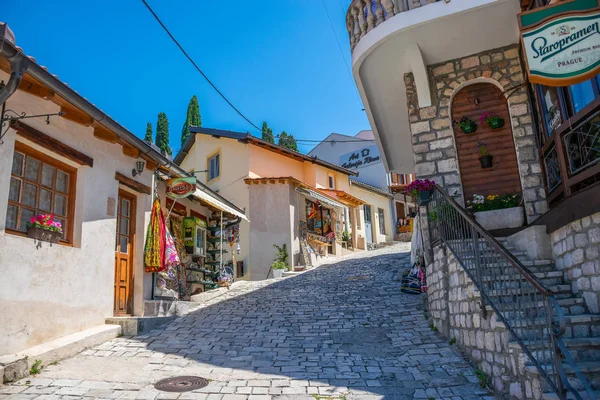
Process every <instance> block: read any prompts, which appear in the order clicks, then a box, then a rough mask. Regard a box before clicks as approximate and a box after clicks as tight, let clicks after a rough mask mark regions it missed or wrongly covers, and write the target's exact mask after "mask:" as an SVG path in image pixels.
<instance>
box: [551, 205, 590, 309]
mask: <svg viewBox="0 0 600 400" xmlns="http://www.w3.org/2000/svg"><path fill="white" fill-rule="evenodd" d="M550 241H551V243H552V253H553V256H554V261H555V263H556V267H557V268H558V269H560V270H562V271H563V272H564V277H565V280H566V281H567V282H571V285H572V291H573V293H576V294H579V295H580V296H581V297H582V298H583V299H584V300H585V303H586V305H587V306H588V309H589V311H590V312H592V313H596V314H597V313H600V213H596V214H593V215H590V216H588V217H585V218H582V219H578V220H576V221H573V222H571V223H570V224H568V225H565V226H563V227H562V228H560V229H558V230H556V231H554V232H552V233H551V234H550Z"/></svg>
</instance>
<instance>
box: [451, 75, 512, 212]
mask: <svg viewBox="0 0 600 400" xmlns="http://www.w3.org/2000/svg"><path fill="white" fill-rule="evenodd" d="M486 112H489V113H493V114H496V115H498V116H499V117H501V118H504V126H503V127H502V128H496V129H492V128H490V127H489V126H488V125H487V124H486V123H482V122H481V121H480V119H479V118H480V116H481V115H482V114H483V113H486ZM462 117H469V118H471V119H472V120H473V121H475V123H476V124H477V131H476V132H475V133H471V134H466V133H464V132H463V131H462V130H461V129H460V127H458V126H455V127H454V137H455V142H456V151H457V157H458V165H459V168H460V175H461V180H462V185H463V193H464V196H465V200H469V199H471V198H472V197H473V194H481V195H489V194H505V193H521V179H520V176H519V166H518V164H517V155H516V152H515V144H514V141H513V135H512V128H511V123H510V114H509V111H508V104H507V101H506V98H505V97H504V94H503V93H502V91H501V90H500V89H499V88H498V87H496V86H495V85H493V84H491V83H475V84H472V85H469V86H466V87H464V88H463V89H461V90H460V91H459V92H458V93H456V95H455V96H454V99H453V100H452V119H453V120H455V121H458V120H460V119H461V118H462ZM478 142H483V143H485V144H486V147H487V150H488V152H489V154H490V155H492V156H493V157H494V159H493V167H492V168H482V167H481V164H480V162H479V157H480V156H481V153H480V151H479V149H478V148H477V143H478Z"/></svg>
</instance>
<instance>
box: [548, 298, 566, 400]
mask: <svg viewBox="0 0 600 400" xmlns="http://www.w3.org/2000/svg"><path fill="white" fill-rule="evenodd" d="M544 299H545V300H546V314H547V324H548V333H549V334H550V341H551V343H552V350H553V351H552V353H553V354H552V364H553V367H554V375H555V382H556V388H557V389H558V395H559V397H560V398H561V399H566V398H567V389H566V387H565V385H564V382H563V377H562V374H561V373H560V369H561V368H562V351H561V349H560V346H558V344H557V343H556V335H557V332H555V329H554V325H553V315H554V307H552V303H550V299H549V298H548V297H547V296H544Z"/></svg>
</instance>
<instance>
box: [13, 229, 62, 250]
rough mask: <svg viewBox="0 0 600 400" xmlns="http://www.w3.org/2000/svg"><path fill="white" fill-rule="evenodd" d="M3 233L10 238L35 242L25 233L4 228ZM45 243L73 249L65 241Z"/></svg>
mask: <svg viewBox="0 0 600 400" xmlns="http://www.w3.org/2000/svg"><path fill="white" fill-rule="evenodd" d="M4 231H5V232H6V233H7V234H9V235H12V236H17V237H21V238H23V239H28V240H32V241H35V239H32V238H30V237H28V236H27V234H26V233H25V232H21V231H16V230H14V229H10V228H5V230H4ZM46 243H48V244H51V245H54V244H56V245H60V246H65V247H73V244H72V243H69V242H67V241H65V240H59V241H58V243H50V242H46Z"/></svg>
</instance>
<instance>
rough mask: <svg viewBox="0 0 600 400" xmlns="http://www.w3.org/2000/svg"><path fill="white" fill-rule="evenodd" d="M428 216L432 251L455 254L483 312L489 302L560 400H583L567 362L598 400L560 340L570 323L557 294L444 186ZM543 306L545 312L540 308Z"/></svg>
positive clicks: (593, 397) (428, 208) (435, 191)
mask: <svg viewBox="0 0 600 400" xmlns="http://www.w3.org/2000/svg"><path fill="white" fill-rule="evenodd" d="M427 212H428V216H429V218H428V220H429V224H428V226H429V234H430V241H431V243H432V247H433V245H435V244H438V243H443V244H444V245H445V246H446V247H448V248H449V249H450V251H451V252H452V253H453V254H454V256H455V258H456V260H457V261H458V263H459V264H460V265H461V267H462V268H463V270H464V271H465V273H466V274H467V275H468V276H469V277H470V278H471V280H472V281H473V283H474V284H475V286H476V287H477V288H478V289H479V292H480V293H481V299H482V300H481V308H482V310H483V312H484V313H485V310H486V303H487V304H488V305H489V306H490V307H491V308H492V309H493V310H494V312H495V313H496V316H497V318H498V319H500V320H501V321H502V322H503V323H504V325H505V326H506V328H507V329H508V331H509V332H510V333H511V335H512V336H513V337H514V339H515V340H516V341H517V343H518V344H519V345H520V347H521V349H522V350H523V352H524V353H525V354H527V356H528V357H529V360H530V361H531V363H532V364H533V365H534V366H535V368H536V369H537V370H538V371H539V373H540V375H541V376H542V377H543V378H544V381H545V382H546V383H547V384H548V385H549V387H550V389H551V390H552V391H554V392H555V393H556V394H558V396H559V397H560V398H561V399H566V394H567V391H568V392H571V393H572V394H573V395H574V397H575V398H576V399H578V400H583V398H582V397H581V395H580V394H579V392H578V391H577V390H575V389H574V388H573V386H571V384H570V382H569V381H568V379H567V376H566V372H565V370H564V367H563V362H564V361H566V362H567V363H568V364H569V365H570V366H571V368H572V369H573V371H574V372H575V375H576V376H577V378H578V379H579V381H580V383H581V384H582V386H583V388H584V389H585V391H586V392H587V394H588V396H589V398H590V399H595V395H594V392H593V391H592V388H591V386H590V384H589V382H588V381H587V380H586V378H585V377H584V376H583V374H582V373H581V371H580V370H579V368H578V367H577V365H576V364H575V362H574V361H573V358H572V356H571V354H570V353H569V351H568V350H567V348H566V346H565V344H564V342H563V341H562V339H561V336H562V334H563V333H564V332H565V329H566V318H565V316H564V313H563V311H562V309H561V307H560V305H559V304H558V302H557V301H556V299H555V297H554V294H553V292H552V291H551V290H549V289H548V288H547V287H546V286H545V285H544V284H543V283H542V282H541V281H540V280H539V279H538V278H537V277H536V276H535V275H534V274H533V273H532V272H531V271H530V270H529V269H528V268H527V267H525V266H524V265H523V264H522V263H521V262H520V261H519V260H518V259H517V258H516V257H515V256H514V255H513V254H511V253H510V252H509V251H508V250H507V249H506V248H505V247H504V246H503V245H502V244H501V243H499V242H498V241H497V240H496V239H495V238H494V237H493V236H492V235H490V233H489V232H487V231H486V230H485V229H484V228H483V227H482V226H481V225H480V224H479V223H478V222H477V221H476V220H475V219H474V218H473V217H472V216H471V215H470V214H469V213H468V212H467V211H466V210H464V209H463V208H462V207H461V206H460V205H459V204H458V203H457V202H456V201H455V200H454V199H453V198H452V197H451V196H449V195H448V194H447V193H445V192H444V190H443V189H442V188H441V187H439V186H436V188H435V190H434V192H433V194H432V200H431V202H430V203H428V204H427ZM507 271H508V272H507ZM515 272H516V274H515ZM523 300H525V302H533V307H526V306H525V303H523ZM540 303H541V304H543V307H541V308H540V307H537V305H538V304H540ZM484 315H485V314H484Z"/></svg>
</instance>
